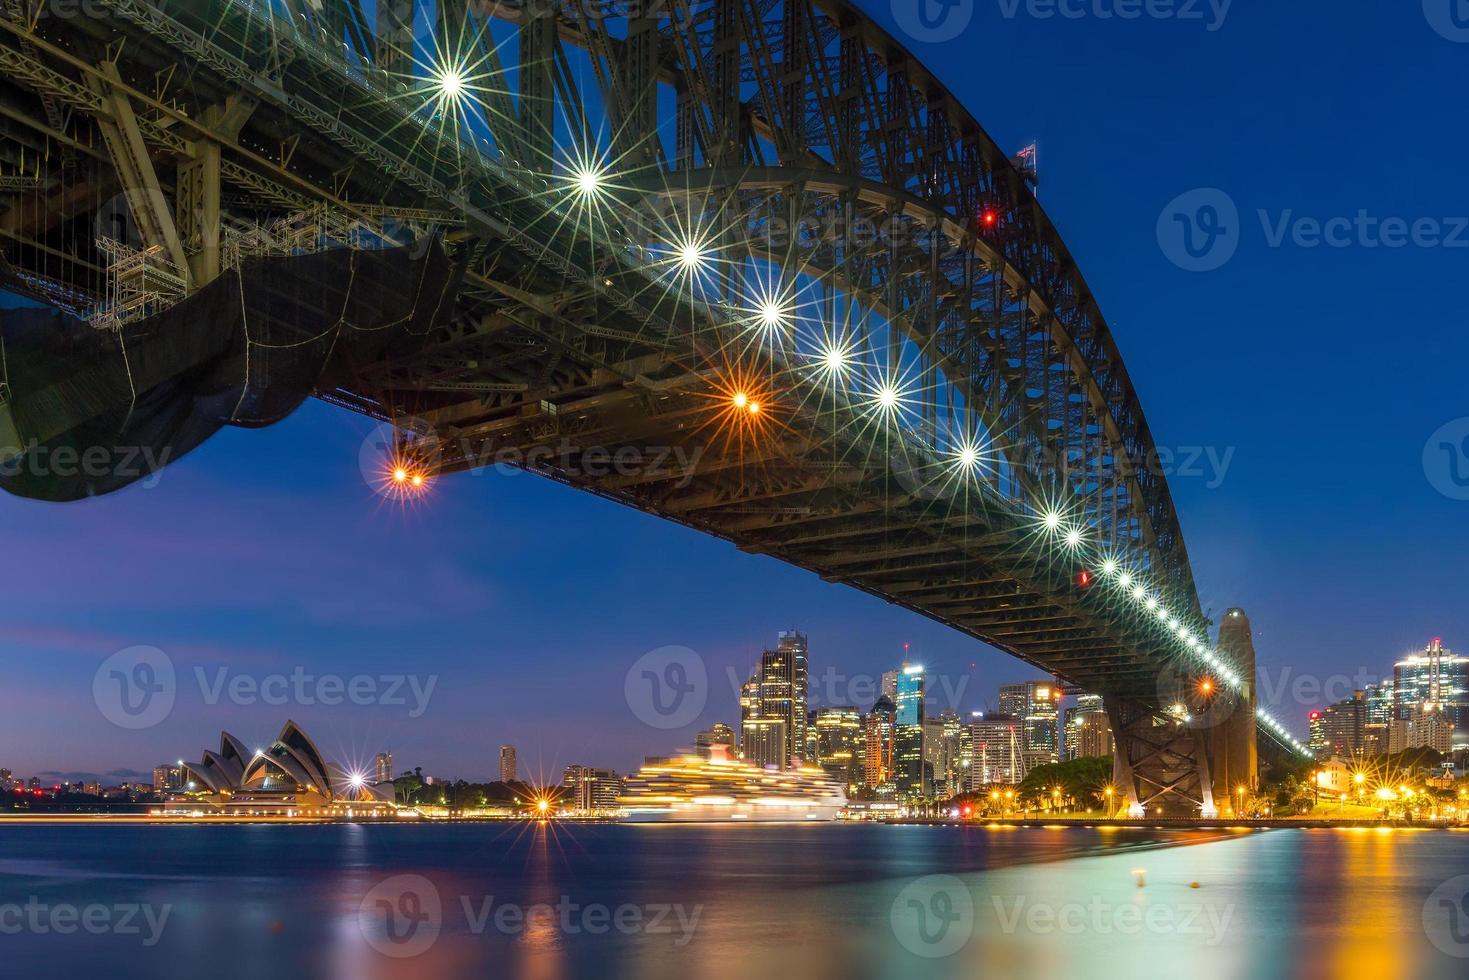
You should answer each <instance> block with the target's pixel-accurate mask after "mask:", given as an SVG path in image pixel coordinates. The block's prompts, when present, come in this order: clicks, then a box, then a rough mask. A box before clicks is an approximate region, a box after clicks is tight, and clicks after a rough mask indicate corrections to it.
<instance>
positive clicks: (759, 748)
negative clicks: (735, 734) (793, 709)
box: [740, 718, 790, 769]
mask: <svg viewBox="0 0 1469 980" xmlns="http://www.w3.org/2000/svg"><path fill="white" fill-rule="evenodd" d="M740 741H741V743H742V745H743V750H742V751H743V753H744V760H745V762H747V763H749V764H750V765H752V766H757V767H759V768H761V769H770V768H774V769H785V768H787V766H786V760H787V759H788V758H789V756H787V754H786V753H787V752H788V751H789V747H790V742H789V735H788V734H787V727H786V723H785V720H784V719H782V718H747V719H745V723H744V726H743V731H742V732H741V739H740Z"/></svg>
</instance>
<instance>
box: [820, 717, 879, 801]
mask: <svg viewBox="0 0 1469 980" xmlns="http://www.w3.org/2000/svg"><path fill="white" fill-rule="evenodd" d="M811 727H812V731H813V732H814V733H815V736H816V760H815V761H817V762H819V763H820V764H821V768H823V769H825V770H826V771H827V773H829V774H830V775H831V777H832V778H833V779H835V780H838V781H839V782H841V783H842V784H844V785H847V786H856V785H860V784H861V776H862V762H863V755H864V753H865V751H866V745H865V743H864V738H863V735H864V733H863V731H862V715H861V713H859V712H858V711H857V709H856V708H818V709H817V710H816V711H815V712H813V722H812V726H811Z"/></svg>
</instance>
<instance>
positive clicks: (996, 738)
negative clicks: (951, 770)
mask: <svg viewBox="0 0 1469 980" xmlns="http://www.w3.org/2000/svg"><path fill="white" fill-rule="evenodd" d="M969 733H970V734H969V739H970V758H969V784H970V788H971V789H978V788H979V787H981V786H994V785H998V784H1006V785H1013V784H1015V783H1018V782H1020V780H1021V779H1023V778H1024V776H1025V773H1024V755H1023V752H1024V745H1023V742H1024V733H1023V730H1022V727H1021V723H1020V720H1019V719H1017V718H1012V717H1010V716H1009V715H1001V714H994V715H982V716H979V717H977V718H976V719H975V720H974V721H973V722H972V723H971V724H970V726H969Z"/></svg>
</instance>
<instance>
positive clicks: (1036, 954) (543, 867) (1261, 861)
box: [0, 824, 1469, 980]
mask: <svg viewBox="0 0 1469 980" xmlns="http://www.w3.org/2000/svg"><path fill="white" fill-rule="evenodd" d="M1466 871H1469V834H1450V833H1442V832H1422V833H1418V832H1403V831H1396V832H1379V831H1356V832H1349V831H1330V830H1323V831H1277V832H1270V833H1248V834H1241V833H1229V832H1203V831H1193V832H1180V831H1160V830H1148V829H1136V830H1134V829H1127V830H1091V829H1084V828H1060V829H1029V828H1027V829H1014V828H1010V829H1000V828H985V827H969V828H953V827H881V826H851V827H848V826H834V827H813V826H789V827H771V826H764V827H759V826H719V827H690V826H570V825H550V826H540V825H533V824H517V825H492V824H465V825H438V826H403V827H400V826H321V827H281V826H249V827H210V826H195V827H189V826H175V827H127V826H115V825H100V826H89V827H34V826H12V827H7V828H4V829H3V831H0V872H3V874H0V957H3V960H4V962H5V964H6V970H5V971H0V973H4V974H5V975H10V971H13V974H14V975H18V976H19V975H27V974H30V973H33V972H36V971H41V970H44V971H46V972H48V973H57V974H59V975H82V973H83V972H84V971H87V970H88V969H92V970H95V969H97V968H98V967H99V966H100V967H104V968H105V969H106V971H107V975H108V976H109V977H117V978H123V980H127V978H133V977H138V978H144V977H146V978H150V980H151V978H162V980H174V978H178V980H183V978H185V977H189V978H192V977H196V976H199V975H201V971H207V974H208V975H210V976H213V977H221V978H235V977H240V978H256V977H259V978H272V980H274V978H277V977H283V976H290V977H294V976H305V977H323V978H328V980H401V978H414V980H419V978H438V977H446V978H461V977H464V978H469V977H515V978H525V980H561V978H577V977H599V978H601V977H638V978H644V977H647V978H661V977H684V976H696V977H714V978H725V977H730V978H745V977H755V978H765V977H770V978H772V980H773V978H775V977H784V976H802V977H810V978H822V977H853V978H867V977H872V978H889V977H903V978H908V977H915V978H921V977H961V976H962V977H972V976H999V977H1016V978H1026V977H1046V978H1050V977H1067V976H1075V977H1092V976H1109V977H1112V976H1116V977H1128V976H1132V977H1153V976H1177V977H1188V978H1191V980H1198V978H1202V980H1210V978H1215V977H1218V978H1234V977H1248V978H1256V977H1275V976H1282V977H1284V976H1291V977H1337V976H1366V977H1374V978H1391V977H1439V976H1443V977H1450V976H1455V977H1457V976H1462V975H1463V967H1464V966H1465V964H1466V963H1469V960H1465V959H1454V958H1452V957H1450V956H1448V955H1446V954H1445V953H1443V952H1441V951H1439V950H1438V949H1436V948H1435V947H1434V946H1433V944H1431V943H1430V942H1429V940H1428V938H1427V936H1426V933H1425V930H1424V925H1423V914H1424V902H1425V900H1426V899H1427V898H1428V896H1429V894H1430V893H1431V892H1433V890H1434V889H1435V888H1436V887H1437V886H1438V885H1440V884H1441V883H1442V882H1443V881H1445V880H1446V879H1448V878H1452V877H1453V876H1455V875H1458V874H1462V873H1464V872H1466ZM1135 872H1144V874H1142V875H1141V878H1142V880H1143V882H1144V887H1139V886H1138V876H1137V875H1136V874H1135ZM929 876H952V877H939V878H932V877H929ZM956 879H957V880H956ZM405 881H407V882H426V887H427V890H430V891H432V892H433V896H432V899H433V904H434V906H435V907H436V908H437V909H438V914H437V915H436V918H435V919H434V920H433V926H434V931H433V932H432V933H430V932H428V931H420V924H421V923H422V922H427V921H429V919H428V918H426V917H427V916H428V912H427V911H426V910H427V909H428V908H429V907H430V906H429V904H427V903H426V901H425V899H426V898H427V897H428V896H427V895H420V894H418V892H420V891H424V890H425V889H424V886H420V885H418V884H413V885H411V886H404V885H403V884H402V883H403V882H405ZM32 896H34V898H35V900H36V902H38V903H40V905H41V906H43V907H44V908H47V909H54V908H58V907H64V906H78V907H81V906H87V905H92V904H100V905H106V906H109V907H115V906H119V905H127V904H132V903H144V904H146V905H148V906H150V907H151V908H152V909H153V910H154V911H155V914H157V912H158V911H159V910H162V909H164V908H165V907H167V913H168V918H167V919H166V920H165V922H164V927H163V929H162V931H161V938H160V939H159V941H158V943H157V945H156V946H154V947H151V948H150V947H145V946H144V945H143V937H141V936H138V935H118V934H111V933H109V934H101V935H89V934H86V932H85V931H77V932H75V933H74V934H70V935H59V934H56V933H54V932H50V931H38V930H35V929H31V928H22V929H21V930H20V931H19V932H18V933H13V932H12V930H10V929H8V928H7V920H6V918H5V915H4V911H3V910H4V908H5V906H6V905H7V904H8V903H19V904H25V903H27V901H28V900H29V899H30V898H31V897H32ZM895 907H896V908H898V909H899V912H898V913H897V914H895V912H894V910H895ZM364 909H366V910H367V911H364ZM593 909H601V910H603V913H604V914H603V916H602V918H596V917H595V916H594V914H593V912H592V910H593ZM511 912H515V913H519V914H514V915H510V916H509V917H508V918H502V916H504V915H505V914H507V913H511ZM1466 913H1469V908H1466ZM364 916H368V918H364ZM389 916H392V917H393V918H392V920H391V921H389ZM619 916H621V918H619ZM655 916H658V919H657V922H658V923H659V927H658V928H657V929H651V930H650V929H649V928H648V926H649V924H651V923H653V922H654V921H655V919H654V917H655ZM11 921H12V922H13V921H14V917H12V919H11ZM951 930H952V931H951ZM144 932H145V934H146V932H147V930H146V928H145V929H144ZM935 937H939V938H937V939H936V938H935ZM945 944H948V945H950V946H952V947H953V948H952V949H949V948H948V946H946V945H945ZM936 952H941V953H945V954H946V955H942V956H929V955H927V954H930V953H936ZM1463 952H1465V953H1466V954H1469V947H1466V948H1465V949H1464V950H1463ZM404 953H409V954H412V955H401V954H404Z"/></svg>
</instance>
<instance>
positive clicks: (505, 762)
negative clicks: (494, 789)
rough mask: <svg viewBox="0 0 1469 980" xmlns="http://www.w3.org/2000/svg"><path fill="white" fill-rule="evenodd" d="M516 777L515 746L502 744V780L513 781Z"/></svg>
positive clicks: (504, 781) (505, 781)
mask: <svg viewBox="0 0 1469 980" xmlns="http://www.w3.org/2000/svg"><path fill="white" fill-rule="evenodd" d="M515 778H516V771H515V746H513V745H502V746H500V782H502V783H513V782H515Z"/></svg>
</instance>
